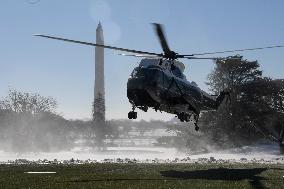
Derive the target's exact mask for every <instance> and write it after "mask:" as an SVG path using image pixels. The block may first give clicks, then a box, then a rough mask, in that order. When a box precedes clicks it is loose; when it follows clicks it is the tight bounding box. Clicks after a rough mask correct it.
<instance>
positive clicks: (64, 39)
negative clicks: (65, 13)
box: [34, 34, 163, 57]
mask: <svg viewBox="0 0 284 189" xmlns="http://www.w3.org/2000/svg"><path fill="white" fill-rule="evenodd" d="M34 36H38V37H45V38H49V39H56V40H61V41H67V42H71V43H78V44H82V45H89V46H95V47H102V48H106V49H113V50H118V51H125V52H130V53H136V54H147V55H155V56H159V57H163V54H157V53H151V52H146V51H138V50H132V49H125V48H120V47H113V46H108V45H100V44H96V43H90V42H84V41H77V40H72V39H66V38H61V37H54V36H49V35H42V34H35V35H34Z"/></svg>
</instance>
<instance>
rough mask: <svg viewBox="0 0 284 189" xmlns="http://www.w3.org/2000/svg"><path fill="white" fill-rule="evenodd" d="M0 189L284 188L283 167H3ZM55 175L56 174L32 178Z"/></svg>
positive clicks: (64, 165) (205, 165) (212, 164)
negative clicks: (38, 172)
mask: <svg viewBox="0 0 284 189" xmlns="http://www.w3.org/2000/svg"><path fill="white" fill-rule="evenodd" d="M0 170H1V171H0V188H115V189H127V188H137V189H138V188H141V189H142V188H143V189H144V188H149V189H150V188H171V189H173V188H260V189H261V188H282V187H283V182H282V176H283V175H284V165H283V164H252V163H249V164H243V163H233V164H231V163H227V164H226V163H225V164H224V163H223V164H219V163H204V164H200V163H168V164H167V163H162V164H161V163H148V164H145V163H138V164H136V163H89V164H74V165H66V164H61V165H60V164H49V165H39V164H34V165H14V164H13V165H1V166H0ZM30 171H53V172H56V173H55V174H28V173H25V172H30Z"/></svg>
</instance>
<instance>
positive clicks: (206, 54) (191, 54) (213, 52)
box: [179, 45, 284, 57]
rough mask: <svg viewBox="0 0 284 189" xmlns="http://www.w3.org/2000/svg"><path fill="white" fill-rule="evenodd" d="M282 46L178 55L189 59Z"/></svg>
mask: <svg viewBox="0 0 284 189" xmlns="http://www.w3.org/2000/svg"><path fill="white" fill-rule="evenodd" d="M281 47H284V45H275V46H269V47H257V48H249V49H235V50H228V51H216V52H206V53H196V54H190V55H179V56H181V57H191V56H196V55H198V56H200V55H208V54H218V53H228V52H241V51H254V50H262V49H273V48H281Z"/></svg>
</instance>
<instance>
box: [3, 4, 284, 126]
mask: <svg viewBox="0 0 284 189" xmlns="http://www.w3.org/2000/svg"><path fill="white" fill-rule="evenodd" d="M283 8H284V1H283V0H238V1H234V0H214V1H212V0H176V1H172V0H80V1H79V0H1V1H0V24H1V25H0V86H1V87H0V98H3V97H5V96H7V94H8V91H9V89H16V90H19V91H23V92H32V93H39V94H41V95H42V96H51V97H53V98H55V99H56V100H57V102H58V108H57V112H58V113H60V115H62V116H64V117H65V118H67V119H88V118H91V104H92V101H93V87H94V78H95V76H94V67H95V62H94V60H95V59H94V56H95V50H94V48H93V47H89V46H82V45H78V44H70V43H66V42H61V41H55V40H48V39H43V38H38V37H34V36H33V34H36V33H41V34H49V35H55V36H61V37H65V38H71V39H77V40H82V41H90V42H95V38H96V27H97V25H98V23H99V21H100V22H101V23H102V27H103V30H104V37H105V44H107V45H113V46H119V47H124V48H130V49H137V50H143V51H150V52H157V53H160V52H161V51H162V50H161V47H160V46H159V43H158V39H157V38H156V36H155V33H154V30H153V28H152V26H151V24H150V23H153V22H157V23H161V24H163V25H164V27H165V30H166V37H167V39H168V42H169V46H170V48H171V49H172V50H174V51H176V52H178V53H180V54H192V53H202V52H211V51H220V50H231V49H240V48H253V47H263V46H264V47H265V46H271V45H284V23H283V22H284V11H283ZM283 52H284V48H279V49H267V50H260V51H254V52H252V51H250V52H242V53H240V54H241V55H243V56H244V58H245V59H248V60H258V62H259V63H260V68H261V70H263V74H264V75H265V76H269V77H273V78H283V77H284V64H283V61H282V59H283V58H284V55H283ZM118 54H119V52H116V51H112V50H105V90H106V118H107V119H127V113H128V112H129V111H130V110H131V106H130V104H129V102H128V99H127V94H126V84H127V79H128V77H129V75H130V73H131V71H132V70H133V69H134V68H135V67H136V66H137V65H138V63H139V61H140V60H141V59H140V58H135V57H123V56H119V55H118ZM229 55H235V54H232V53H227V54H223V55H222V56H229ZM216 56H221V55H216ZM183 62H184V64H185V65H186V69H185V75H186V76H187V78H188V79H189V80H190V81H192V80H194V81H195V82H196V83H197V84H198V85H199V86H200V87H201V88H202V89H203V90H205V91H208V86H207V85H206V84H205V82H206V80H207V75H208V74H209V73H210V72H211V70H212V69H213V68H214V63H213V62H212V61H210V60H202V61H200V60H184V61H183ZM173 117H174V116H173V115H169V114H166V113H160V112H158V113H156V112H154V111H149V112H148V113H144V112H141V111H138V118H139V119H145V120H151V119H161V120H169V119H171V118H173Z"/></svg>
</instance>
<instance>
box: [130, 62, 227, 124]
mask: <svg viewBox="0 0 284 189" xmlns="http://www.w3.org/2000/svg"><path fill="white" fill-rule="evenodd" d="M170 61H171V60H161V59H142V61H141V63H140V65H139V66H138V67H136V68H135V69H134V70H133V72H132V74H131V76H130V78H129V79H128V83H127V97H128V99H129V102H130V103H131V104H132V105H133V106H134V107H137V108H140V109H142V110H144V111H147V109H148V108H153V109H155V110H156V111H158V110H159V111H164V112H167V113H171V114H176V115H177V116H178V117H179V118H181V121H187V120H189V117H190V116H191V115H192V114H194V115H199V114H200V112H201V111H204V110H207V111H208V110H214V109H216V108H217V107H218V105H219V101H220V100H221V99H220V97H219V99H218V97H217V98H216V97H213V96H211V95H209V94H207V93H206V92H204V91H202V90H201V89H200V88H199V87H198V86H197V85H196V84H195V83H194V82H189V81H188V80H187V79H186V77H185V76H184V75H183V73H182V72H183V69H184V66H183V64H182V63H181V62H177V61H175V62H170ZM222 100H223V99H222ZM181 115H185V116H181Z"/></svg>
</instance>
